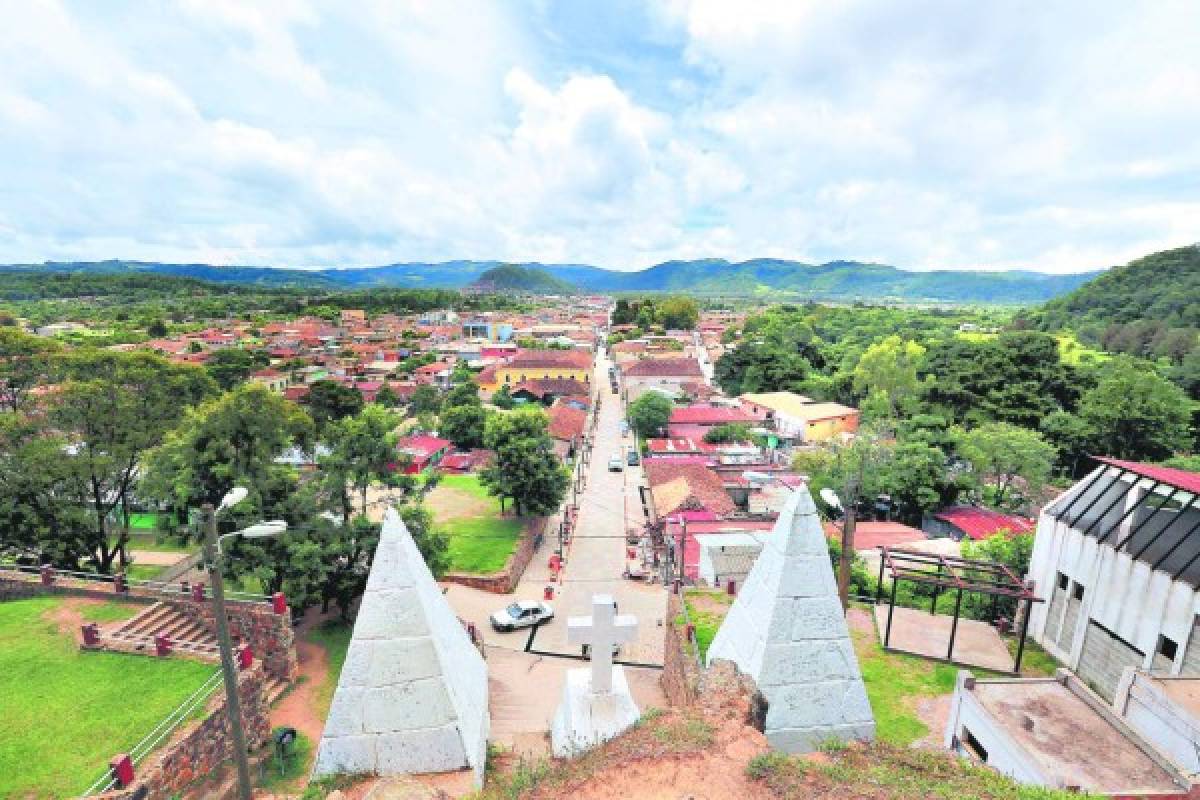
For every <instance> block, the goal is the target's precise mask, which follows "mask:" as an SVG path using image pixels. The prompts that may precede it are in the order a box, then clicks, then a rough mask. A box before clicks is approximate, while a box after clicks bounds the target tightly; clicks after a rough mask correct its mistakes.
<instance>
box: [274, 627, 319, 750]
mask: <svg viewBox="0 0 1200 800" xmlns="http://www.w3.org/2000/svg"><path fill="white" fill-rule="evenodd" d="M311 627H312V625H311V624H310V625H305V626H304V629H303V630H297V631H296V657H297V660H298V662H299V667H300V670H299V674H298V677H297V679H296V683H295V685H294V686H293V687H292V690H291V691H290V692H288V693H287V694H286V695H285V696H284V697H283V699H282V700H280V701H279V702H278V703H276V704H275V706H274V707H273V708H272V709H271V727H272V728H275V727H279V726H283V725H286V726H288V727H291V728H295V729H296V730H298V731H300V732H301V733H303V734H304V735H305V736H307V737H308V739H309V740H310V741H311V742H312V743H313V748H314V750H315V748H316V746H317V743H318V742H319V741H321V731H323V730H324V729H325V719H324V716H323V715H322V714H321V711H320V709H318V708H317V694H318V693H319V692H320V691H321V687H322V686H323V685H324V684H325V678H326V677H327V676H328V675H329V657H328V655H327V654H326V653H325V648H324V647H321V646H320V645H319V644H315V643H313V642H310V641H308V640H307V639H304V638H303V635H304V633H305V632H307V630H308V629H309V628H311Z"/></svg>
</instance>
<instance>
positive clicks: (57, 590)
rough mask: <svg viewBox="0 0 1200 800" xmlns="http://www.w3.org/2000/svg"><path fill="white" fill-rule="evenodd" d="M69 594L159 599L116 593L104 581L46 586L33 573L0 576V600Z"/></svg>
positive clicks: (128, 600)
mask: <svg viewBox="0 0 1200 800" xmlns="http://www.w3.org/2000/svg"><path fill="white" fill-rule="evenodd" d="M55 594H61V595H69V596H71V597H90V598H93V599H96V600H119V601H121V602H122V603H139V604H141V605H147V606H148V605H152V604H154V603H156V602H158V601H159V599H161V598H160V597H159V596H158V595H157V594H149V593H139V592H126V593H124V594H117V593H116V592H114V591H113V590H112V586H111V585H109V584H107V583H104V584H99V585H98V586H97V585H95V584H93V586H88V585H87V584H85V583H83V582H82V581H77V582H71V581H66V580H61V579H59V580H58V581H56V582H55V583H53V584H51V585H50V586H46V585H45V584H43V583H42V582H41V580H40V579H39V578H38V577H37V576H36V575H33V576H31V577H30V578H28V579H24V578H12V577H9V576H0V602H3V601H5V600H24V599H26V598H29V597H44V596H45V595H55Z"/></svg>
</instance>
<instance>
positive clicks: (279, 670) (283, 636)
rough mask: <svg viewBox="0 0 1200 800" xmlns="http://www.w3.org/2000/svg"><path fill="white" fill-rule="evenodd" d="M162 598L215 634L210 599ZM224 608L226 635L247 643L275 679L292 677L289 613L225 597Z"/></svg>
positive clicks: (295, 667) (293, 661) (293, 648)
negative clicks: (226, 626)
mask: <svg viewBox="0 0 1200 800" xmlns="http://www.w3.org/2000/svg"><path fill="white" fill-rule="evenodd" d="M162 602H163V603H166V604H167V605H169V606H171V607H172V608H174V609H175V610H176V611H178V612H179V613H180V614H183V615H185V616H187V617H189V618H190V619H192V620H193V621H195V622H197V623H199V624H200V625H203V626H204V627H205V628H206V629H207V630H209V631H212V632H213V635H214V636H215V635H216V630H217V625H216V617H215V615H214V614H213V606H212V602H211V601H210V600H205V601H204V602H202V603H197V602H196V601H194V600H192V599H191V598H163V600H162ZM225 610H226V611H227V612H228V614H229V635H230V636H231V637H232V638H233V639H234V640H236V641H241V642H248V643H249V644H250V650H251V651H252V652H253V653H254V660H255V662H258V661H261V662H262V663H263V665H264V667H265V668H266V671H267V674H268V675H270V676H271V677H273V678H275V679H276V680H280V681H286V682H288V683H290V682H291V681H293V680H295V678H296V673H297V670H298V664H297V661H296V646H295V633H294V632H293V630H292V618H291V615H290V614H288V613H283V614H276V613H275V612H274V611H272V609H271V608H270V606H264V605H260V604H258V603H238V602H228V601H227V602H226V606H225Z"/></svg>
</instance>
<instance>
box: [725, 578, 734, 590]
mask: <svg viewBox="0 0 1200 800" xmlns="http://www.w3.org/2000/svg"><path fill="white" fill-rule="evenodd" d="M725 593H726V594H737V581H735V580H734V579H733V578H730V579H729V583H727V584H725Z"/></svg>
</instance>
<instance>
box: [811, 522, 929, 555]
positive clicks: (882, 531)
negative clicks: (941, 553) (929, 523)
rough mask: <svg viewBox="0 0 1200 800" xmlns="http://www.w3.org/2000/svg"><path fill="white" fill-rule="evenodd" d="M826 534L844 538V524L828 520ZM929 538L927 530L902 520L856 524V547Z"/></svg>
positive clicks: (871, 547) (830, 536)
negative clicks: (909, 524) (906, 523)
mask: <svg viewBox="0 0 1200 800" xmlns="http://www.w3.org/2000/svg"><path fill="white" fill-rule="evenodd" d="M824 527H825V535H826V536H828V537H829V538H830V539H836V540H837V541H839V542H840V541H841V540H842V526H841V525H839V524H837V523H834V522H826V523H825V525H824ZM928 538H929V535H928V534H926V533H925V531H921V530H917V529H916V528H912V527H909V526H908V525H905V524H904V523H902V522H871V521H865V522H859V523H857V524H855V526H854V549H855V550H875V549H877V548H879V547H883V546H887V547H895V546H896V545H901V544H912V543H913V542H923V541H925V540H926V539H928Z"/></svg>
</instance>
